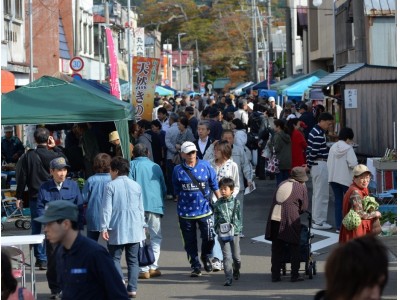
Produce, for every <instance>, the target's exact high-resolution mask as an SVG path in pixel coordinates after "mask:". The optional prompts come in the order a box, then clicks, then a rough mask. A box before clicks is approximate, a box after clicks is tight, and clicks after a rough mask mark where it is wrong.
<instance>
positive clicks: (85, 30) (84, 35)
mask: <svg viewBox="0 0 400 300" xmlns="http://www.w3.org/2000/svg"><path fill="white" fill-rule="evenodd" d="M82 38H83V53H88V35H87V23H84V24H83V36H82Z"/></svg>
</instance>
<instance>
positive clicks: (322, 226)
mask: <svg viewBox="0 0 400 300" xmlns="http://www.w3.org/2000/svg"><path fill="white" fill-rule="evenodd" d="M312 228H313V229H321V230H328V229H331V228H332V225H330V224H328V223H326V222H322V224H312Z"/></svg>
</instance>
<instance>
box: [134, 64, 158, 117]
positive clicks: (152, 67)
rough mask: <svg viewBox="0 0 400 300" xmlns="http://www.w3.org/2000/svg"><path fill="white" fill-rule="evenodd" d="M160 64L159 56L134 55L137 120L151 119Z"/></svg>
mask: <svg viewBox="0 0 400 300" xmlns="http://www.w3.org/2000/svg"><path fill="white" fill-rule="evenodd" d="M159 66H160V59H158V58H152V57H139V56H134V57H133V61H132V104H133V105H134V106H135V108H136V121H140V120H142V119H145V120H148V121H151V113H152V111H153V102H154V92H155V90H156V83H157V80H158V68H159Z"/></svg>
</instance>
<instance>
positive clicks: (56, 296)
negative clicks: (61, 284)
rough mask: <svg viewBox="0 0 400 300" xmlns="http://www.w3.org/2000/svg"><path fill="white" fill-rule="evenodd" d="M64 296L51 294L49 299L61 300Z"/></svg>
mask: <svg viewBox="0 0 400 300" xmlns="http://www.w3.org/2000/svg"><path fill="white" fill-rule="evenodd" d="M61 298H62V295H61V292H60V293H51V295H50V297H49V299H61Z"/></svg>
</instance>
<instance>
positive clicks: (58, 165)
mask: <svg viewBox="0 0 400 300" xmlns="http://www.w3.org/2000/svg"><path fill="white" fill-rule="evenodd" d="M66 167H67V168H69V167H70V166H69V165H68V164H67V161H66V160H65V158H64V157H57V158H55V159H53V160H52V161H51V162H50V169H63V168H66Z"/></svg>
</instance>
